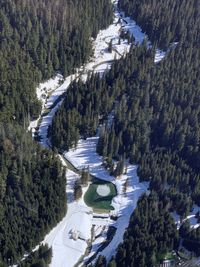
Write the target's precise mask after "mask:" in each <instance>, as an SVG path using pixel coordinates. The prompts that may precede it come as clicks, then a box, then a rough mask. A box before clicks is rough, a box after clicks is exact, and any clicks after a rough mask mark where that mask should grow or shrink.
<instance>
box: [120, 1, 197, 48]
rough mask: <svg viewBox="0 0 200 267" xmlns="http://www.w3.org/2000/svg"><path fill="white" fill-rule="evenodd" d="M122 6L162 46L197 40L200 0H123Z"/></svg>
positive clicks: (154, 41) (153, 40)
mask: <svg viewBox="0 0 200 267" xmlns="http://www.w3.org/2000/svg"><path fill="white" fill-rule="evenodd" d="M118 5H119V8H120V9H121V10H123V11H125V14H126V15H128V16H131V17H133V19H134V20H135V21H136V22H137V23H138V24H139V25H140V26H141V27H142V29H143V30H144V31H145V32H146V33H147V35H148V36H149V38H150V40H151V41H152V42H153V43H154V44H156V45H157V46H159V47H160V48H163V49H167V48H169V45H170V44H172V43H174V42H180V41H182V40H185V39H188V41H190V40H191V39H193V37H194V35H195V36H198V35H199V30H200V2H199V1H195V0H182V1H179V0H177V1H173V0H149V1H146V0H120V1H119V4H118Z"/></svg>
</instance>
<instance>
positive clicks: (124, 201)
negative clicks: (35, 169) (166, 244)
mask: <svg viewBox="0 0 200 267" xmlns="http://www.w3.org/2000/svg"><path fill="white" fill-rule="evenodd" d="M97 142H98V136H97V137H91V138H87V139H86V140H83V139H81V140H79V142H78V145H77V147H76V149H70V150H69V151H68V152H66V153H64V157H65V158H66V159H67V160H69V161H70V162H71V163H72V164H73V165H74V166H75V167H76V168H78V169H82V168H84V167H88V166H89V171H90V173H91V174H93V175H95V176H96V177H98V178H100V179H103V180H106V181H110V182H112V183H114V184H115V185H116V188H117V192H118V194H117V196H116V197H114V198H113V200H112V204H111V205H112V206H113V207H114V211H111V212H110V214H113V215H116V216H118V219H117V221H116V222H115V221H114V222H113V221H112V220H109V219H107V218H106V227H107V228H108V226H111V225H112V226H115V227H116V229H117V230H116V233H115V235H114V237H113V239H112V241H111V243H110V244H109V245H108V246H107V247H106V248H105V249H104V250H103V251H102V252H100V253H99V254H100V255H103V256H105V257H106V259H107V260H109V259H110V258H111V256H113V255H114V254H115V252H116V249H117V247H118V245H119V243H121V242H122V241H123V235H124V232H125V229H126V228H127V227H128V224H129V219H130V216H131V214H132V212H133V210H134V209H135V207H136V205H137V201H138V198H139V197H140V196H141V194H142V193H144V192H147V189H148V183H146V182H143V183H140V182H139V178H138V176H137V167H136V166H134V165H130V164H129V163H127V173H126V174H123V175H121V177H120V178H118V179H116V178H115V177H113V176H110V175H109V173H108V171H107V170H106V169H105V168H104V167H103V166H102V157H101V156H99V155H98V154H97V153H96V145H97ZM127 179H128V187H127V191H126V193H124V192H123V188H124V183H125V182H126V180H127ZM99 221H100V225H101V224H102V222H103V221H105V219H96V218H95V221H94V220H93V225H95V226H98V224H99ZM102 240H104V241H105V240H106V236H105V237H104V238H103V237H102V236H99V237H98V238H97V240H96V239H95V241H94V243H93V246H92V250H91V252H90V254H89V255H88V256H87V257H86V258H85V261H87V260H88V259H89V258H90V257H91V256H92V255H94V254H95V252H96V249H97V248H98V246H97V245H96V244H97V243H99V244H100V243H102Z"/></svg>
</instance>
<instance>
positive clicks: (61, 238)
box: [29, 1, 165, 267]
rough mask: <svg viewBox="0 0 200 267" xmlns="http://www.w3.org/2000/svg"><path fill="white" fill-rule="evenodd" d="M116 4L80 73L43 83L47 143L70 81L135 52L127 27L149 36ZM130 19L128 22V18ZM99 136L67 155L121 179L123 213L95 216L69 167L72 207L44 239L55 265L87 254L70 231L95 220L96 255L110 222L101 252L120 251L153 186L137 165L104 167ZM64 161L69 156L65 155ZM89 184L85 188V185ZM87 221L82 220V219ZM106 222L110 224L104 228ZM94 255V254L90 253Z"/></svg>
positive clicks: (42, 128)
mask: <svg viewBox="0 0 200 267" xmlns="http://www.w3.org/2000/svg"><path fill="white" fill-rule="evenodd" d="M113 5H114V22H113V24H112V25H110V26H109V27H108V28H107V29H105V30H102V31H100V32H99V34H98V36H97V38H96V39H95V40H94V41H93V48H94V55H93V57H92V58H90V60H89V62H87V63H86V64H85V65H84V66H81V67H80V68H79V69H77V70H76V73H75V74H72V75H70V76H68V77H67V78H65V80H63V77H62V76H61V75H60V74H57V75H56V76H55V77H54V78H53V79H50V80H49V81H47V82H46V83H43V84H40V85H39V87H38V88H37V96H38V98H39V99H40V100H41V101H42V103H43V109H42V116H41V117H40V118H41V122H40V125H39V135H40V137H41V143H42V144H43V145H44V146H46V147H48V146H49V142H48V139H47V130H48V127H49V125H50V124H51V123H52V119H53V116H54V115H55V112H56V111H57V110H58V109H59V107H60V105H61V104H62V100H60V101H58V103H56V104H55V106H54V107H53V108H51V107H52V105H54V103H55V102H56V101H57V100H58V99H59V98H60V97H61V96H62V95H63V93H64V92H65V91H66V90H67V88H68V87H69V85H70V83H71V81H73V80H74V79H77V78H82V80H86V79H87V75H88V73H89V72H91V71H94V72H97V73H99V74H100V75H102V74H103V73H104V72H105V71H106V70H107V69H109V68H110V67H111V64H112V62H113V61H114V60H116V59H119V58H121V57H122V56H123V55H124V54H126V53H128V52H129V49H130V44H128V42H127V40H121V43H120V44H119V36H120V32H121V30H122V29H123V30H125V31H129V32H130V34H132V35H133V36H134V37H135V40H136V42H137V43H138V44H141V43H142V42H143V41H144V39H148V38H147V36H146V35H145V33H143V32H142V30H141V28H140V27H139V26H138V25H136V23H135V21H133V20H131V19H130V18H128V17H126V18H125V17H124V14H123V13H122V12H121V13H120V12H119V11H118V10H117V1H113ZM122 18H123V19H124V20H126V22H125V21H124V20H123V19H122ZM111 40H112V45H113V49H112V53H109V52H108V44H109V43H110V41H111ZM148 45H149V46H151V44H150V42H149V41H148ZM164 56H165V53H164V52H163V51H160V50H157V52H156V56H155V62H159V61H160V60H162V59H163V58H164ZM46 109H50V112H49V113H48V114H47V115H43V113H44V112H45V110H46ZM38 121H39V119H38V120H36V121H35V122H32V123H31V124H30V126H29V130H32V131H33V132H34V131H35V128H36V126H37V124H38ZM97 141H98V137H93V138H89V139H87V140H80V141H79V143H78V146H77V148H76V150H70V151H69V152H68V153H65V157H66V158H67V159H68V160H69V161H71V162H72V164H74V165H75V166H76V167H78V168H82V167H83V166H88V165H89V167H90V173H91V174H93V175H96V176H98V177H99V178H101V179H104V180H108V181H111V182H113V183H115V185H116V187H117V190H118V195H117V196H116V197H115V198H114V199H113V202H112V205H113V207H114V208H115V211H114V212H112V213H114V214H115V215H118V216H119V218H118V220H117V221H116V222H113V221H112V220H111V219H110V218H109V214H105V215H104V216H105V219H102V218H101V219H100V218H94V214H93V216H92V214H91V209H90V208H88V207H87V206H86V205H85V203H84V201H83V199H80V201H79V202H74V201H73V185H74V182H75V181H76V179H78V176H77V175H76V174H75V173H73V172H71V171H68V173H67V174H66V177H67V187H66V193H67V196H68V211H67V214H66V216H65V217H64V218H63V220H62V221H61V222H60V223H59V224H58V225H57V226H56V227H55V228H54V229H53V230H52V231H51V232H50V233H49V234H48V235H47V236H46V237H45V239H44V243H48V244H49V246H52V250H53V259H52V263H51V267H60V266H61V267H62V266H67V267H72V266H74V264H75V263H76V262H78V260H79V259H80V257H81V256H83V255H84V253H85V250H86V248H87V242H86V241H84V240H80V239H78V240H77V241H74V240H72V239H71V238H70V234H69V233H70V231H71V230H72V229H73V230H76V231H79V232H83V229H85V231H84V234H85V235H86V237H87V238H88V239H90V238H91V228H92V225H94V226H95V228H94V229H95V231H96V235H97V236H98V234H100V233H101V234H100V236H99V237H98V238H97V239H94V241H93V243H92V250H91V252H90V255H89V257H90V256H91V255H93V254H94V253H95V251H96V250H97V249H98V247H99V246H100V244H101V243H102V241H103V240H105V238H106V231H107V230H108V227H109V226H110V225H114V226H115V227H117V230H116V233H115V235H114V238H113V239H112V241H111V243H110V244H109V246H107V247H106V248H105V249H104V250H103V251H102V252H101V254H102V255H104V256H106V258H107V259H109V258H110V257H111V255H113V254H114V253H115V251H116V248H117V246H118V245H119V243H120V242H121V241H122V240H123V234H124V231H125V229H126V227H127V226H128V223H129V218H130V215H131V214H132V212H133V210H134V208H135V207H136V204H137V200H138V198H139V197H140V195H141V194H142V193H143V192H146V191H147V188H148V184H147V183H139V179H138V177H137V174H136V170H137V168H136V166H131V165H128V169H127V173H126V174H124V175H123V176H122V177H121V179H119V180H115V178H114V177H112V176H110V175H109V173H108V172H107V171H106V170H105V169H104V168H103V167H102V165H101V164H102V158H101V157H100V156H99V155H97V153H96V143H97ZM61 160H62V162H63V165H65V162H64V160H63V159H62V157H61ZM127 178H128V179H129V186H128V189H127V193H126V194H124V193H123V190H122V189H123V184H124V183H125V181H126V179H127ZM85 190H86V188H85V189H84V191H85ZM80 222H81V223H80ZM103 227H105V229H104V230H103ZM87 258H88V257H87Z"/></svg>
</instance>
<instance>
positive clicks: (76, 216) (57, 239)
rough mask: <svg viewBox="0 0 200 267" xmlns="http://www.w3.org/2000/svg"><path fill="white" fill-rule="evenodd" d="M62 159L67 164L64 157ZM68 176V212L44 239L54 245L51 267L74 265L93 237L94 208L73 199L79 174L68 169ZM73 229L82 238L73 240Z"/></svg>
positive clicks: (51, 245)
mask: <svg viewBox="0 0 200 267" xmlns="http://www.w3.org/2000/svg"><path fill="white" fill-rule="evenodd" d="M62 161H63V164H65V163H64V160H63V159H62ZM66 178H67V187H66V193H67V198H68V206H67V214H66V216H65V217H64V218H63V220H62V221H61V222H60V223H59V224H58V225H57V226H56V227H55V228H54V229H53V230H51V232H50V233H49V234H48V235H47V236H46V237H45V239H44V241H43V243H44V244H45V243H46V244H48V245H49V246H50V247H52V251H53V257H52V262H51V264H50V267H66V266H69V267H70V266H74V265H75V264H76V263H77V261H78V260H79V258H81V256H82V255H84V253H85V251H86V248H87V246H88V244H87V241H88V240H90V239H91V228H92V210H91V208H89V207H87V206H86V205H83V204H82V203H81V201H74V199H73V187H74V182H75V181H76V180H77V179H79V176H78V175H77V174H75V173H74V172H72V171H70V170H68V171H67V173H66ZM85 190H86V188H85ZM80 222H81V223H80ZM73 230H74V231H77V232H78V233H79V237H80V238H81V239H80V238H78V239H77V240H73V239H72V238H71V231H73Z"/></svg>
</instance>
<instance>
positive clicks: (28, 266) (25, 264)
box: [19, 245, 52, 267]
mask: <svg viewBox="0 0 200 267" xmlns="http://www.w3.org/2000/svg"><path fill="white" fill-rule="evenodd" d="M51 258H52V249H51V248H49V247H48V246H47V245H41V246H40V247H39V249H38V250H36V251H35V252H32V253H31V254H30V255H29V256H28V258H27V259H25V260H24V261H22V263H20V264H19V267H42V266H43V267H48V266H49V264H50V263H51Z"/></svg>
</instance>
